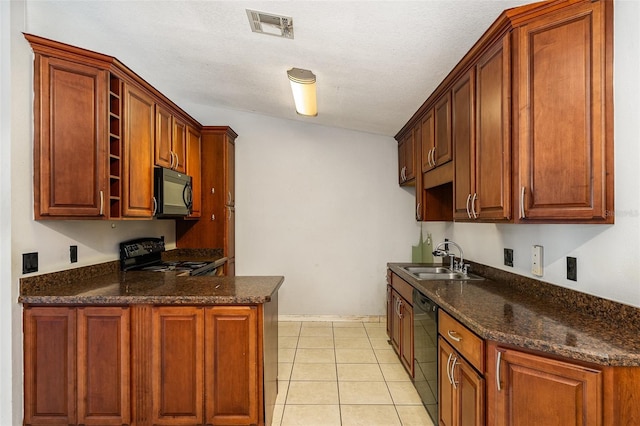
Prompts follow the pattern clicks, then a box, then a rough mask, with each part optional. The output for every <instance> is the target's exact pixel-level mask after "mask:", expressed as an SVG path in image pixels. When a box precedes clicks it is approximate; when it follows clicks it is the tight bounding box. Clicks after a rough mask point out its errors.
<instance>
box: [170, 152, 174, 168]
mask: <svg viewBox="0 0 640 426" xmlns="http://www.w3.org/2000/svg"><path fill="white" fill-rule="evenodd" d="M169 157H171V158H170V159H169V168H170V169H171V170H173V151H169Z"/></svg>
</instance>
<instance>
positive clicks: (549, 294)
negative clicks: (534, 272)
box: [465, 259, 640, 327]
mask: <svg viewBox="0 0 640 426" xmlns="http://www.w3.org/2000/svg"><path fill="white" fill-rule="evenodd" d="M465 262H468V263H469V264H470V265H471V266H470V270H471V271H472V272H473V273H474V274H477V275H480V276H482V277H485V278H488V279H490V280H492V281H496V282H505V283H508V285H509V286H511V287H514V288H516V289H517V290H518V291H519V292H521V293H523V294H526V295H527V296H530V297H533V298H536V299H542V298H544V299H547V300H548V299H549V298H551V299H552V300H553V301H554V303H557V304H558V305H560V306H563V307H565V308H568V309H571V310H573V311H577V312H582V313H585V314H587V315H590V316H594V317H597V318H601V319H604V320H608V321H616V322H623V323H626V324H631V323H632V324H635V325H637V326H638V327H640V308H637V307H635V306H631V305H627V304H624V303H621V302H616V301H613V300H609V299H604V298H602V297H598V296H593V295H591V294H587V293H582V292H580V291H578V290H573V289H570V288H565V287H561V286H559V285H556V284H551V283H548V282H545V281H540V280H537V279H535V278H530V277H525V276H523V275H518V274H514V273H511V272H508V271H504V270H502V269H497V268H493V267H491V266H486V265H482V264H480V263H476V262H474V261H471V260H468V259H465Z"/></svg>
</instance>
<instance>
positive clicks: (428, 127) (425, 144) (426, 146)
mask: <svg viewBox="0 0 640 426" xmlns="http://www.w3.org/2000/svg"><path fill="white" fill-rule="evenodd" d="M421 127H422V132H421V134H420V136H421V145H420V153H421V161H420V162H421V165H422V166H421V172H422V173H424V172H427V171H429V170H430V169H432V168H433V167H434V163H433V161H434V158H432V154H433V148H434V147H435V133H434V132H435V120H434V116H433V109H430V110H429V111H427V113H426V114H425V115H424V117H423V118H422V123H421Z"/></svg>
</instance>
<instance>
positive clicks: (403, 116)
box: [25, 0, 529, 136]
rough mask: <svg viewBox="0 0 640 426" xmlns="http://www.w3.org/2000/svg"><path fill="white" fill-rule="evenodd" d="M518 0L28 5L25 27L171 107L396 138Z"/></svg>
mask: <svg viewBox="0 0 640 426" xmlns="http://www.w3.org/2000/svg"><path fill="white" fill-rule="evenodd" d="M525 3H529V1H517V0H423V1H399V0H398V1H390V0H387V1H100V0H83V1H78V0H75V1H61V0H50V1H47V0H27V1H26V4H27V16H26V18H25V27H26V32H29V33H32V34H35V35H39V36H42V37H47V38H51V39H54V40H58V41H61V42H65V43H69V44H72V45H76V46H79V47H83V48H86V49H90V50H94V51H98V52H100V53H104V54H107V55H111V56H115V57H117V58H118V59H119V60H120V61H122V62H123V63H124V64H126V65H127V66H128V67H129V68H131V69H133V70H134V71H135V72H136V73H137V74H139V75H140V76H141V77H143V78H144V79H145V80H147V81H148V82H149V83H151V84H152V85H153V86H155V87H156V88H157V89H158V90H160V91H161V92H162V93H164V94H165V95H166V96H168V97H169V98H170V99H171V100H173V101H174V102H176V103H177V104H178V105H181V104H184V103H195V104H203V105H211V106H215V107H222V108H229V109H235V110H241V111H252V112H256V113H260V114H265V115H270V116H274V117H280V118H285V119H292V120H302V121H305V122H310V123H316V124H322V125H327V126H334V127H341V128H347V129H353V130H359V131H364V132H369V133H376V134H382V135H389V136H393V135H395V133H396V132H397V131H398V130H400V128H401V127H402V126H403V125H404V123H405V122H406V121H407V120H408V119H409V118H410V117H411V115H413V113H414V112H415V111H416V110H417V108H418V107H419V106H420V105H421V104H422V102H424V100H425V99H426V98H427V96H428V95H429V94H430V93H431V92H432V91H433V90H434V89H435V87H436V86H437V85H438V83H439V82H440V81H442V79H443V78H444V77H445V76H446V74H447V73H448V72H449V71H450V70H451V69H452V68H453V67H454V66H455V64H456V63H457V62H458V61H459V60H460V59H461V57H462V56H463V55H464V54H465V53H466V52H467V51H468V49H469V48H470V47H471V46H472V45H473V43H474V42H475V41H476V40H477V39H478V38H479V37H480V36H481V35H482V33H483V32H484V31H485V30H486V29H487V28H488V26H489V25H491V23H492V22H493V21H494V20H495V19H496V18H497V17H498V15H499V14H500V13H501V12H502V10H504V9H507V8H510V7H513V6H516V5H521V4H525ZM245 9H254V10H259V11H263V12H269V13H274V14H278V15H285V16H291V17H292V18H293V24H294V33H295V39H293V40H289V39H284V38H278V37H274V36H270V35H264V34H257V33H253V32H251V29H250V26H249V21H248V19H247V14H246V12H245ZM25 42H26V41H25ZM291 67H298V68H305V69H310V70H312V71H313V72H314V73H315V74H316V76H317V90H318V93H317V95H318V110H319V114H318V116H317V117H314V118H309V117H301V116H298V115H297V114H296V113H295V110H294V107H293V98H292V96H291V91H290V88H289V81H288V80H287V75H286V70H287V69H289V68H291ZM187 112H190V113H192V114H193V112H192V111H187ZM193 115H194V117H195V118H196V119H198V120H199V121H201V122H202V123H206V122H207V121H210V120H207V117H198V116H197V115H196V114H193Z"/></svg>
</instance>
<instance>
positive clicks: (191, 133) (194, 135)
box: [186, 126, 202, 218]
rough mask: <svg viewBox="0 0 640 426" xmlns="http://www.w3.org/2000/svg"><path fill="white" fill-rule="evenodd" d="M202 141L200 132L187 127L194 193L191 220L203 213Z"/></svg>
mask: <svg viewBox="0 0 640 426" xmlns="http://www.w3.org/2000/svg"><path fill="white" fill-rule="evenodd" d="M201 150H202V140H201V137H200V132H199V131H198V130H196V129H195V128H193V127H191V126H187V156H186V162H187V174H188V175H189V176H191V190H192V191H193V197H192V200H193V205H192V206H191V214H190V215H189V217H190V218H198V217H200V216H201V212H202V165H201V162H202V159H201Z"/></svg>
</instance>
